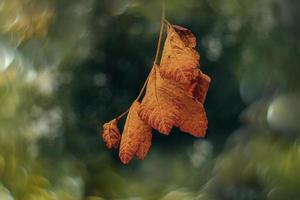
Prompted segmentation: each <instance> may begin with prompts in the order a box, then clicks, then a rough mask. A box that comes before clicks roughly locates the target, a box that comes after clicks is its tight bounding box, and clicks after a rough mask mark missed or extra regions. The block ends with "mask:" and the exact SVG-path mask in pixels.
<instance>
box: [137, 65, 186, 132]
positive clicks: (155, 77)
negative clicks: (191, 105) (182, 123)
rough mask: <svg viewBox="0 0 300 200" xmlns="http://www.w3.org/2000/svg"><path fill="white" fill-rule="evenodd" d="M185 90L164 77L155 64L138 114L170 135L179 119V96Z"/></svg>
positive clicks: (160, 130)
mask: <svg viewBox="0 0 300 200" xmlns="http://www.w3.org/2000/svg"><path fill="white" fill-rule="evenodd" d="M183 92H184V90H183V88H181V87H180V86H179V85H178V84H176V83H175V82H173V81H170V80H164V79H162V78H161V76H160V74H159V72H158V69H157V66H156V65H155V66H153V70H152V71H151V74H150V77H149V82H148V85H147V90H146V94H145V96H144V99H143V101H142V103H141V107H140V109H139V110H138V115H139V116H140V118H141V119H142V120H143V121H144V122H146V123H147V124H149V125H150V126H151V127H152V128H154V129H156V130H158V131H159V132H161V133H163V134H166V135H168V134H169V133H170V131H171V129H172V127H173V126H175V125H176V124H177V122H178V121H179V114H180V111H179V105H180V97H179V96H180V95H182V93H183Z"/></svg>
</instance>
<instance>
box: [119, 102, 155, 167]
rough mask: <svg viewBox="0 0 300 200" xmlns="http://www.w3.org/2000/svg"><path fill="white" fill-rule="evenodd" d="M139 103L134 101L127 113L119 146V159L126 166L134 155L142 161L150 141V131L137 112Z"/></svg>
mask: <svg viewBox="0 0 300 200" xmlns="http://www.w3.org/2000/svg"><path fill="white" fill-rule="evenodd" d="M139 107H140V103H139V102H137V101H135V102H134V103H133V104H132V105H131V108H130V111H129V113H128V116H127V119H126V122H125V126H124V131H123V134H122V139H121V145H120V153H119V156H120V159H121V161H122V163H124V164H127V163H128V162H129V161H130V160H131V159H132V157H133V156H134V155H135V154H136V155H137V157H138V158H139V159H144V158H145V156H146V155H147V153H148V151H149V149H150V146H151V139H152V130H151V127H150V126H149V125H147V124H146V123H145V122H143V121H142V120H141V119H140V118H139V116H138V114H137V110H138V108H139Z"/></svg>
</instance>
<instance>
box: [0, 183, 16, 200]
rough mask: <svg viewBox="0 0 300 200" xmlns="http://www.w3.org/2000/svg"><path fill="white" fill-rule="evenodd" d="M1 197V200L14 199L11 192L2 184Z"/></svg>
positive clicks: (0, 187)
mask: <svg viewBox="0 0 300 200" xmlns="http://www.w3.org/2000/svg"><path fill="white" fill-rule="evenodd" d="M0 199H1V200H14V198H13V197H12V195H11V193H10V192H9V191H8V189H6V188H5V187H4V186H2V185H0Z"/></svg>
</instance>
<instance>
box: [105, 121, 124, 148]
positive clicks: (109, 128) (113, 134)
mask: <svg viewBox="0 0 300 200" xmlns="http://www.w3.org/2000/svg"><path fill="white" fill-rule="evenodd" d="M117 125H118V121H117V119H113V120H111V121H110V122H108V123H105V124H104V125H103V133H102V138H103V141H104V142H105V144H106V146H107V148H109V149H111V148H115V149H116V148H118V146H119V142H120V137H121V135H120V132H119V129H118V127H117Z"/></svg>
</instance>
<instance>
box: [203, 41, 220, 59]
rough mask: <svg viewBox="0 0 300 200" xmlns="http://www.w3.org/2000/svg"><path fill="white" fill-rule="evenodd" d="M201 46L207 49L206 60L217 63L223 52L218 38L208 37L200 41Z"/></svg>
mask: <svg viewBox="0 0 300 200" xmlns="http://www.w3.org/2000/svg"><path fill="white" fill-rule="evenodd" d="M202 43H203V45H204V46H205V47H206V49H207V58H208V59H209V60H211V61H217V60H218V59H219V58H220V56H221V54H222V51H223V45H222V43H221V40H220V39H219V38H216V37H214V36H211V35H208V36H205V37H204V38H203V40H202Z"/></svg>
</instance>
